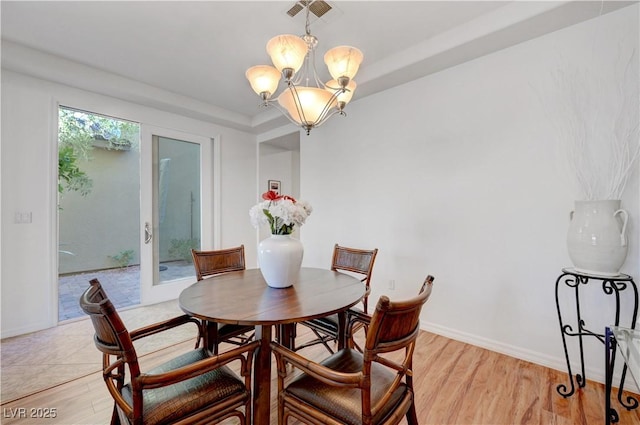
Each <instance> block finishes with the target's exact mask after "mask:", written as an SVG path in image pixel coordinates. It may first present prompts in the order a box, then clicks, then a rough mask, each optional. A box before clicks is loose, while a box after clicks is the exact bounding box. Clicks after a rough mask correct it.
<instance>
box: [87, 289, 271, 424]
mask: <svg viewBox="0 0 640 425" xmlns="http://www.w3.org/2000/svg"><path fill="white" fill-rule="evenodd" d="M80 307H81V308H82V310H83V311H84V312H85V313H86V314H88V315H89V316H90V317H91V321H92V323H93V327H94V329H95V336H94V343H95V345H96V347H97V348H98V350H100V351H101V352H102V353H103V362H102V364H103V371H102V375H103V378H104V381H105V383H106V385H107V389H108V391H109V393H110V394H111V396H112V397H113V399H114V407H113V414H112V417H111V424H112V425H116V424H133V425H142V424H145V425H156V424H169V423H172V424H174V423H180V424H200V423H204V422H207V423H217V422H221V421H223V420H225V419H226V418H229V417H237V418H238V419H239V420H240V423H242V424H245V425H249V424H250V423H251V408H252V398H251V365H252V359H253V356H254V352H255V350H256V348H257V346H258V345H259V343H258V341H254V342H253V343H249V344H245V345H243V346H241V347H237V348H234V349H232V350H229V351H227V352H225V353H223V354H220V355H213V354H212V353H211V351H209V350H207V349H206V348H197V345H196V348H195V349H193V350H189V351H187V352H186V353H184V354H182V355H180V356H178V357H175V358H173V359H171V360H169V361H168V362H166V363H163V364H162V365H160V366H157V367H155V368H153V369H150V370H147V371H145V372H142V370H141V368H140V365H139V363H138V356H137V354H136V349H135V346H134V344H133V343H134V341H138V340H140V339H141V338H145V337H148V336H150V335H154V334H159V333H161V332H163V331H167V330H169V329H173V328H176V327H178V326H181V325H186V324H195V326H196V328H197V329H198V333H199V334H200V333H201V332H202V326H201V324H200V322H199V321H198V320H196V319H194V318H191V317H189V316H187V315H183V316H179V317H176V318H173V319H169V320H165V321H163V322H159V323H155V324H152V325H149V326H146V327H143V328H140V329H136V330H133V331H131V332H129V331H128V330H127V328H126V327H125V325H124V323H123V322H122V319H121V318H120V315H119V314H118V312H117V311H116V309H115V308H114V306H113V304H112V303H111V301H110V300H109V298H108V297H107V294H106V293H105V291H104V290H103V288H102V286H101V285H100V282H99V281H98V280H97V279H93V280H91V282H90V286H89V288H87V290H85V292H84V293H83V294H82V296H81V297H80ZM232 363H233V365H234V369H235V368H236V365H237V370H239V373H240V375H238V374H236V373H235V372H233V371H232V370H231V368H230V367H229V365H230V364H232ZM127 376H128V377H129V381H128V382H126V383H125V380H126V377H127Z"/></svg>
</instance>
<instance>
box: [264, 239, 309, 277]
mask: <svg viewBox="0 0 640 425" xmlns="http://www.w3.org/2000/svg"><path fill="white" fill-rule="evenodd" d="M303 255H304V248H303V246H302V242H300V241H299V240H298V239H294V238H292V237H291V236H290V235H271V237H268V238H266V239H264V240H263V241H262V242H260V244H258V264H259V266H260V271H261V272H262V276H263V277H264V280H265V281H266V282H267V285H269V286H270V287H272V288H287V287H289V286H291V285H293V284H294V283H296V282H297V281H298V277H299V275H300V266H301V265H302V256H303Z"/></svg>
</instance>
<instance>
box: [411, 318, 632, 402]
mask: <svg viewBox="0 0 640 425" xmlns="http://www.w3.org/2000/svg"><path fill="white" fill-rule="evenodd" d="M420 329H422V330H424V331H427V332H431V333H434V334H437V335H441V336H444V337H447V338H450V339H453V340H456V341H460V342H464V343H467V344H471V345H475V346H477V347H481V348H484V349H487V350H490V351H494V352H496V353H500V354H504V355H507V356H510V357H515V358H517V359H520V360H524V361H528V362H530V363H534V364H537V365H540V366H544V367H548V368H550V369H555V370H558V371H560V372H564V373H565V374H567V363H566V360H565V359H564V358H563V357H553V356H549V355H547V354H543V353H539V352H536V351H532V350H525V349H523V348H521V347H516V346H513V345H509V344H504V343H501V342H499V341H494V340H491V339H488V338H483V337H479V336H477V335H472V334H469V333H465V332H460V331H458V330H456V329H451V328H447V327H445V326H441V325H437V324H435V323H430V322H424V321H421V322H420ZM602 350H603V351H604V346H603V347H602ZM620 361H621V359H620V358H619V356H617V360H616V364H619V362H620ZM603 366H604V365H603ZM571 369H572V371H573V372H574V374H575V371H576V370H580V365H579V364H577V363H576V364H573V363H572V364H571ZM585 375H586V376H587V377H588V379H589V380H591V381H595V382H599V383H601V384H604V383H605V372H604V367H603V369H593V368H586V369H585ZM620 378H621V376H620V373H619V372H617V373H615V374H614V376H613V386H614V387H616V388H617V386H618V384H619V383H620ZM568 379H569V378H568V377H567V382H558V384H567V385H568ZM639 379H640V377H639ZM616 383H618V384H616ZM624 389H625V390H626V391H631V392H633V393H636V394H640V389H638V386H637V385H636V383H635V382H634V380H633V377H631V375H630V373H627V377H626V379H625V384H624Z"/></svg>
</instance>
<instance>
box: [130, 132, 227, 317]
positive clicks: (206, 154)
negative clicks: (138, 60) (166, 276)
mask: <svg viewBox="0 0 640 425" xmlns="http://www.w3.org/2000/svg"><path fill="white" fill-rule="evenodd" d="M153 136H161V137H166V138H170V139H176V140H183V141H185V142H191V143H196V144H199V145H200V173H201V174H200V200H201V211H200V226H201V230H200V231H201V235H200V241H201V242H200V243H201V246H213V245H214V235H216V238H215V239H219V235H218V233H219V231H218V230H219V227H220V226H219V224H217V225H216V223H219V214H216V212H215V210H214V208H215V207H216V206H217V205H219V190H217V188H216V187H215V186H214V184H216V183H217V184H219V178H215V179H214V170H218V169H219V166H217V162H218V161H219V155H215V156H214V152H216V150H217V149H216V148H215V146H217V145H218V142H217V140H218V137H216V138H213V139H212V138H209V137H205V136H200V135H196V134H192V133H186V132H182V131H178V130H172V129H168V128H163V127H158V126H154V125H150V124H144V123H140V232H141V234H140V258H141V261H140V263H141V267H140V305H148V304H156V303H159V302H163V301H168V300H172V299H176V298H178V296H179V295H180V292H181V291H182V290H183V289H184V288H186V287H187V286H189V285H191V284H192V283H194V282H195V271H194V276H193V277H187V278H183V279H177V280H175V281H172V282H168V283H163V284H161V285H156V284H155V283H156V282H157V280H158V274H159V271H158V268H157V267H154V266H155V265H156V261H155V259H154V258H153V256H154V244H153V243H149V244H145V241H144V240H145V223H150V224H152V233H153V236H152V237H154V236H155V235H156V233H157V231H158V228H157V216H156V214H155V213H156V212H155V211H154V199H153V184H154V182H153V143H152V142H153ZM218 149H219V148H218ZM212 189H213V190H212ZM218 208H219V207H218ZM143 259H144V260H143Z"/></svg>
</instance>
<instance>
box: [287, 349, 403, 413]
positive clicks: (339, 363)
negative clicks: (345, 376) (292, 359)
mask: <svg viewBox="0 0 640 425" xmlns="http://www.w3.org/2000/svg"><path fill="white" fill-rule="evenodd" d="M321 364H322V365H324V366H326V367H328V368H330V369H333V370H336V371H340V372H344V373H353V372H359V371H362V366H363V358H362V355H361V354H360V353H359V352H357V351H355V350H351V349H344V350H340V351H338V352H337V353H336V354H334V355H332V356H331V357H328V358H327V359H325V360H324V361H322V363H321ZM395 376H396V375H395V373H393V372H392V371H391V370H390V369H388V368H386V367H385V366H382V365H380V364H378V363H375V362H374V363H372V364H371V406H374V405H375V404H376V403H377V402H378V401H379V400H380V399H381V398H382V397H383V396H384V395H385V394H386V392H387V389H388V388H389V386H390V384H391V383H392V382H393V379H394V377H395ZM407 391H408V387H407V386H406V385H405V384H402V385H401V386H400V387H398V389H396V391H394V393H393V395H392V396H391V399H390V400H389V402H388V403H386V405H385V408H384V409H383V410H381V411H380V412H378V413H377V414H376V415H375V416H374V418H373V423H380V422H382V421H383V420H384V419H385V417H386V416H387V415H388V414H389V413H390V412H391V411H392V410H393V409H394V408H395V406H396V405H397V404H398V403H400V402H401V401H402V400H403V399H404V397H405V396H406V395H407ZM285 392H286V394H287V396H293V397H295V398H297V399H298V400H300V401H302V402H303V403H305V404H308V405H310V406H312V407H314V408H315V409H318V410H321V411H323V412H325V413H327V414H328V415H330V416H331V417H333V418H334V419H336V420H337V421H339V422H342V423H345V424H349V425H357V424H361V423H362V399H361V390H360V389H357V388H342V387H336V386H332V385H329V384H325V383H323V382H322V381H320V380H318V379H316V378H313V377H312V376H309V375H305V374H303V375H300V376H299V377H298V378H296V379H295V380H293V381H292V382H291V383H290V384H289V385H288V386H287V388H286V390H285Z"/></svg>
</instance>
